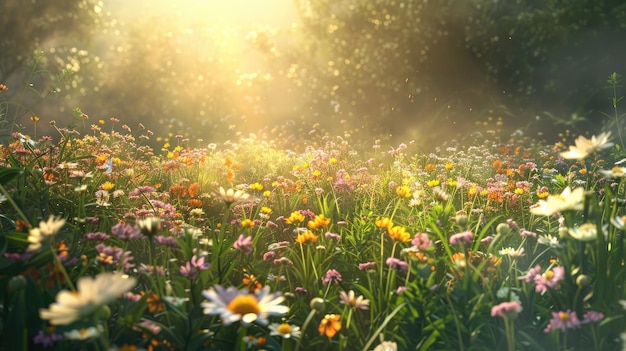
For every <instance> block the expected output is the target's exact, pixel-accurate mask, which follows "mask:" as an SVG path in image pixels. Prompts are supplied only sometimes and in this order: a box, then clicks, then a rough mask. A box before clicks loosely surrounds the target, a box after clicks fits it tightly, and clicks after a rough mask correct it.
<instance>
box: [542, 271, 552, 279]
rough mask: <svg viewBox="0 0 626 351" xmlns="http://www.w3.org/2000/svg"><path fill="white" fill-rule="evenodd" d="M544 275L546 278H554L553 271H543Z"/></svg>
mask: <svg viewBox="0 0 626 351" xmlns="http://www.w3.org/2000/svg"><path fill="white" fill-rule="evenodd" d="M544 276H545V277H546V279H548V280H549V279H552V278H554V272H553V271H547V272H546V273H544Z"/></svg>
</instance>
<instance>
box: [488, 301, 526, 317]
mask: <svg viewBox="0 0 626 351" xmlns="http://www.w3.org/2000/svg"><path fill="white" fill-rule="evenodd" d="M520 312H522V305H520V304H519V302H516V301H511V302H503V303H501V304H498V305H495V306H493V307H491V316H492V317H495V316H498V317H502V318H509V317H510V318H515V317H517V315H518V314H519V313H520Z"/></svg>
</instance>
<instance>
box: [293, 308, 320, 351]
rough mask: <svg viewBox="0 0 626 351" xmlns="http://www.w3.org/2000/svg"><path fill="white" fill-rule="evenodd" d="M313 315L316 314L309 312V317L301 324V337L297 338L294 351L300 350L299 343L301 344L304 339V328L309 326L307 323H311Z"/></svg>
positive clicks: (312, 311)
mask: <svg viewBox="0 0 626 351" xmlns="http://www.w3.org/2000/svg"><path fill="white" fill-rule="evenodd" d="M315 313H316V311H315V310H311V312H309V315H308V316H306V319H305V320H304V323H302V329H301V330H302V336H301V337H300V338H298V341H297V342H296V348H295V350H294V351H298V350H300V343H301V342H302V338H303V337H304V334H305V333H306V328H307V327H308V326H309V323H311V319H313V316H314V315H315Z"/></svg>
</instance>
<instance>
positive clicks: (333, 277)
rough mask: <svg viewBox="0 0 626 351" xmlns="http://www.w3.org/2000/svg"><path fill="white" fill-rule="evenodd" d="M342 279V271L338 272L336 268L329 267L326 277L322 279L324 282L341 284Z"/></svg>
mask: <svg viewBox="0 0 626 351" xmlns="http://www.w3.org/2000/svg"><path fill="white" fill-rule="evenodd" d="M341 281H342V278H341V273H339V272H337V271H336V270H334V269H329V270H328V271H327V272H326V277H324V279H322V283H323V284H329V283H335V284H339V283H340V282H341Z"/></svg>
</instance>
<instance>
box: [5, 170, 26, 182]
mask: <svg viewBox="0 0 626 351" xmlns="http://www.w3.org/2000/svg"><path fill="white" fill-rule="evenodd" d="M22 173H24V169H23V168H15V167H0V185H6V184H7V183H8V182H10V181H11V180H13V178H15V177H17V176H18V175H20V174H22Z"/></svg>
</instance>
